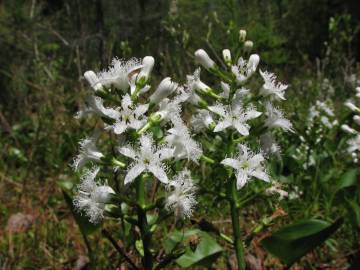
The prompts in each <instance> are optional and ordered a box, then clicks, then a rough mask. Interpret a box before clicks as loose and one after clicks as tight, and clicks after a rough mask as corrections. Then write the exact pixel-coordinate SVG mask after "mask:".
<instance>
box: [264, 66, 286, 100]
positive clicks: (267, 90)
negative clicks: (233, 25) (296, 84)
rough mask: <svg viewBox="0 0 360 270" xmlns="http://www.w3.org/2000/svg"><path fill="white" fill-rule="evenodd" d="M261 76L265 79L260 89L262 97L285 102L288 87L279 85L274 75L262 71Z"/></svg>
mask: <svg viewBox="0 0 360 270" xmlns="http://www.w3.org/2000/svg"><path fill="white" fill-rule="evenodd" d="M260 75H261V77H263V79H264V84H263V86H262V88H261V89H260V95H262V96H264V97H270V98H271V99H275V100H285V90H286V89H287V88H288V85H285V84H282V83H277V82H276V76H275V74H274V73H270V72H267V71H264V72H262V71H261V70H260Z"/></svg>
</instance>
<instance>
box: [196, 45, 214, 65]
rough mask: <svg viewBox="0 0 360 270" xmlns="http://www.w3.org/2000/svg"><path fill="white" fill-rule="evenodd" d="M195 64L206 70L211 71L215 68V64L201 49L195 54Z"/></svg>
mask: <svg viewBox="0 0 360 270" xmlns="http://www.w3.org/2000/svg"><path fill="white" fill-rule="evenodd" d="M195 62H196V63H198V64H200V65H202V66H203V67H204V68H206V69H211V68H213V67H214V66H215V62H214V61H213V60H212V59H211V58H210V56H209V55H208V54H207V52H205V51H204V50H203V49H199V50H197V51H196V52H195Z"/></svg>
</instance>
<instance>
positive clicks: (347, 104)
mask: <svg viewBox="0 0 360 270" xmlns="http://www.w3.org/2000/svg"><path fill="white" fill-rule="evenodd" d="M344 105H345V106H346V107H347V108H349V109H350V110H351V111H353V112H356V111H359V108H358V107H356V106H355V105H354V103H352V102H351V101H347V102H345V103H344Z"/></svg>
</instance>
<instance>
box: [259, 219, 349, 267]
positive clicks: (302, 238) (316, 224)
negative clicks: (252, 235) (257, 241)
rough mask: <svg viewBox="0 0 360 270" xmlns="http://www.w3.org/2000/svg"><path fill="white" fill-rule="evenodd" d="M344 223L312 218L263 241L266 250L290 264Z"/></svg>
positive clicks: (286, 227)
mask: <svg viewBox="0 0 360 270" xmlns="http://www.w3.org/2000/svg"><path fill="white" fill-rule="evenodd" d="M342 223H343V220H342V219H339V220H337V221H335V222H334V223H332V224H331V223H328V222H326V221H323V220H317V219H311V220H306V221H302V222H299V223H296V224H292V225H287V226H285V227H283V228H281V229H280V230H279V231H277V232H275V233H273V234H272V235H271V236H270V237H267V238H265V239H263V240H262V241H261V244H262V245H263V246H264V247H265V249H266V250H268V251H269V252H271V253H272V254H273V255H275V256H276V257H278V258H279V259H280V260H282V261H283V262H285V263H286V264H287V265H288V266H291V265H292V264H293V263H295V262H296V261H298V260H299V259H300V258H301V257H302V256H304V255H306V253H308V252H309V251H311V250H312V249H314V248H315V247H317V246H319V245H321V244H322V243H323V242H324V241H325V240H326V239H327V238H328V237H330V236H331V235H332V234H333V233H334V232H335V231H336V230H337V229H338V228H339V227H340V226H341V224H342Z"/></svg>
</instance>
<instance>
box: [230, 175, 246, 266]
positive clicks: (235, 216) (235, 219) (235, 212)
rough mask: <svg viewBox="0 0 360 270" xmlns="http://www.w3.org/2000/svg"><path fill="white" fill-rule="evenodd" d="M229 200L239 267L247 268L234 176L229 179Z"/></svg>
mask: <svg viewBox="0 0 360 270" xmlns="http://www.w3.org/2000/svg"><path fill="white" fill-rule="evenodd" d="M228 191H229V197H230V198H231V199H230V200H229V202H230V211H231V223H232V227H233V238H234V248H235V253H236V259H237V262H238V266H239V267H238V269H239V270H245V268H246V264H245V256H244V246H243V242H242V237H241V228H240V221H239V209H238V207H237V204H236V201H237V190H236V179H235V178H234V177H232V179H231V180H230V181H229V190H228Z"/></svg>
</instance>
